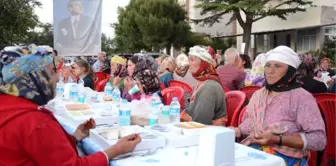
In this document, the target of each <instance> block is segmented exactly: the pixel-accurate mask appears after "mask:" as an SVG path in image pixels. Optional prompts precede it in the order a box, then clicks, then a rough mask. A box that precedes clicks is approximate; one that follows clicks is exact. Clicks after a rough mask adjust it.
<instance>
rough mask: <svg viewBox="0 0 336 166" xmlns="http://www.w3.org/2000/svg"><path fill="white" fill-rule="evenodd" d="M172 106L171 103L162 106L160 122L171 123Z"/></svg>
mask: <svg viewBox="0 0 336 166" xmlns="http://www.w3.org/2000/svg"><path fill="white" fill-rule="evenodd" d="M169 112H170V106H169V105H165V106H163V107H162V113H161V115H160V118H159V123H160V124H169V123H170V115H169Z"/></svg>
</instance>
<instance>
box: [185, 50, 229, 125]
mask: <svg viewBox="0 0 336 166" xmlns="http://www.w3.org/2000/svg"><path fill="white" fill-rule="evenodd" d="M212 62H213V59H212V57H211V55H210V54H209V53H208V52H207V50H206V49H205V48H202V47H200V46H194V47H192V48H190V51H189V71H190V72H191V74H192V75H193V77H194V78H195V79H196V80H197V81H198V83H197V85H196V86H195V88H194V91H193V93H192V96H191V98H190V104H189V106H188V108H187V109H186V110H184V111H183V112H182V113H181V120H183V121H195V122H199V123H203V124H206V125H219V126H223V125H226V122H227V113H226V103H225V95H224V90H223V89H224V88H223V87H222V85H221V83H220V79H219V77H218V74H217V72H216V69H215V67H214V66H213V65H212Z"/></svg>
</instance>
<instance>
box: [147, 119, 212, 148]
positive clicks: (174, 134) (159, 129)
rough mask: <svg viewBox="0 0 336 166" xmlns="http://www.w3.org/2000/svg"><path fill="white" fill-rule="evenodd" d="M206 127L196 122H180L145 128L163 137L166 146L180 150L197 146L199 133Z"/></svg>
mask: <svg viewBox="0 0 336 166" xmlns="http://www.w3.org/2000/svg"><path fill="white" fill-rule="evenodd" d="M206 127H208V126H206V125H203V124H200V123H196V122H182V123H178V124H166V125H156V126H146V127H145V128H146V129H149V130H151V131H153V132H155V133H157V134H159V135H162V136H163V137H165V139H166V140H167V143H166V144H167V145H169V146H172V147H176V148H180V147H186V146H196V145H198V144H199V135H200V132H201V130H202V129H203V128H206Z"/></svg>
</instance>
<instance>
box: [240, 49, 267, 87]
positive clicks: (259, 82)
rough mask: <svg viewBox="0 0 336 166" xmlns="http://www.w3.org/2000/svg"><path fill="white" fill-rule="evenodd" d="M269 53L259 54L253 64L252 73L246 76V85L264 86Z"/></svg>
mask: <svg viewBox="0 0 336 166" xmlns="http://www.w3.org/2000/svg"><path fill="white" fill-rule="evenodd" d="M266 60H267V55H266V54H259V55H258V56H257V58H256V59H255V60H254V62H253V64H252V69H251V73H250V74H249V75H248V76H247V77H246V78H245V86H264V84H265V75H264V66H265V64H266Z"/></svg>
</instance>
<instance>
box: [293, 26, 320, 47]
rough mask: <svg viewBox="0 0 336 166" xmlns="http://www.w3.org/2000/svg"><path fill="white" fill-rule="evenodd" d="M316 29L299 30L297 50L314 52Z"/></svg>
mask: <svg viewBox="0 0 336 166" xmlns="http://www.w3.org/2000/svg"><path fill="white" fill-rule="evenodd" d="M316 34H317V32H316V29H304V30H299V31H298V33H297V50H298V51H309V50H316Z"/></svg>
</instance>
